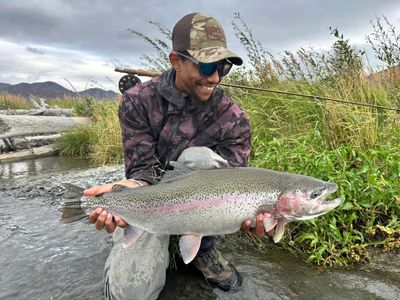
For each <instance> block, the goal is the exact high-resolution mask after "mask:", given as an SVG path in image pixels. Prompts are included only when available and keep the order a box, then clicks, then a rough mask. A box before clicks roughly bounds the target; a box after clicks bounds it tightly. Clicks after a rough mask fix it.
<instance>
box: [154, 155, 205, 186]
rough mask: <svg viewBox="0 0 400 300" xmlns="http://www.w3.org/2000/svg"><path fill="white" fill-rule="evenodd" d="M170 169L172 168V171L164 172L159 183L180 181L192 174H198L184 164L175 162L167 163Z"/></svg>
mask: <svg viewBox="0 0 400 300" xmlns="http://www.w3.org/2000/svg"><path fill="white" fill-rule="evenodd" d="M169 164H170V165H171V166H172V167H174V169H173V170H168V171H167V172H165V174H164V176H163V177H162V179H161V181H160V183H159V184H161V183H171V182H174V181H176V180H179V179H182V178H184V177H186V176H188V175H192V174H194V173H197V172H199V170H195V169H192V168H190V167H188V166H186V165H185V164H182V163H179V162H176V161H170V163H169Z"/></svg>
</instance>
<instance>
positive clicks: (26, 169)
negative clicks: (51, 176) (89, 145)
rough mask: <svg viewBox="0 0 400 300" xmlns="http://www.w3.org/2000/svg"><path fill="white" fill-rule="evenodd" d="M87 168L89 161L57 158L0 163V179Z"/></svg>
mask: <svg viewBox="0 0 400 300" xmlns="http://www.w3.org/2000/svg"><path fill="white" fill-rule="evenodd" d="M88 166H89V161H88V160H87V159H77V158H71V157H59V156H50V157H43V158H38V159H29V160H23V161H19V162H9V163H7V162H2V163H1V164H0V179H4V180H6V179H19V178H28V177H31V176H37V175H43V174H47V173H51V172H61V171H67V170H71V169H80V168H87V167H88Z"/></svg>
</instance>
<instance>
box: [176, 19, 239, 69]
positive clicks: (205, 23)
mask: <svg viewBox="0 0 400 300" xmlns="http://www.w3.org/2000/svg"><path fill="white" fill-rule="evenodd" d="M172 49H173V50H174V51H184V50H186V51H187V52H188V53H189V54H190V55H191V56H193V57H194V58H195V59H197V60H198V61H200V62H203V63H212V62H216V61H219V60H221V59H225V58H228V59H229V60H230V61H231V62H232V63H233V64H235V65H241V64H242V63H243V60H242V59H241V58H240V56H238V55H237V54H235V53H233V52H232V51H230V50H228V49H227V46H226V38H225V33H224V29H223V28H222V26H221V24H219V23H218V21H217V20H215V19H214V18H213V17H210V16H207V15H204V14H202V13H191V14H188V15H186V16H184V17H183V18H182V19H180V20H179V21H178V23H176V25H175V27H174V29H173V31H172Z"/></svg>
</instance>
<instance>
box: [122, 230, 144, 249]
mask: <svg viewBox="0 0 400 300" xmlns="http://www.w3.org/2000/svg"><path fill="white" fill-rule="evenodd" d="M143 232H144V231H143V230H140V229H138V228H135V227H133V226H131V225H128V226H126V227H125V229H124V242H123V243H122V246H123V247H124V248H126V247H129V246H130V245H133V244H134V243H135V242H136V240H137V239H138V238H139V237H140V236H141V235H142V234H143Z"/></svg>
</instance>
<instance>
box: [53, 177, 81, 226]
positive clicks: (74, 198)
mask: <svg viewBox="0 0 400 300" xmlns="http://www.w3.org/2000/svg"><path fill="white" fill-rule="evenodd" d="M63 186H64V187H65V188H66V191H65V194H64V198H65V200H64V202H63V203H62V205H61V207H60V208H59V209H58V210H59V211H61V212H62V216H61V220H60V222H61V223H64V224H67V223H72V222H75V221H78V220H80V219H83V218H85V217H86V216H87V215H86V213H85V211H84V210H83V209H82V200H81V197H82V195H83V190H84V189H83V188H81V187H79V186H76V185H73V184H70V183H63Z"/></svg>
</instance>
